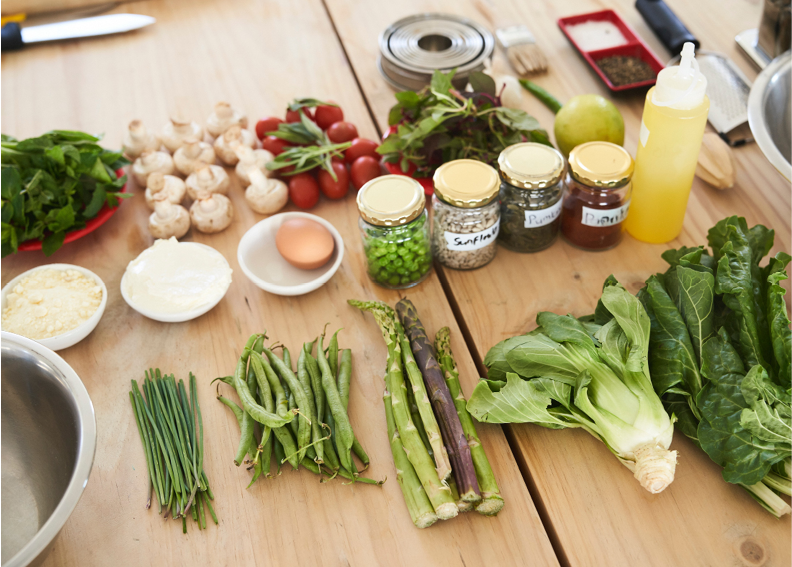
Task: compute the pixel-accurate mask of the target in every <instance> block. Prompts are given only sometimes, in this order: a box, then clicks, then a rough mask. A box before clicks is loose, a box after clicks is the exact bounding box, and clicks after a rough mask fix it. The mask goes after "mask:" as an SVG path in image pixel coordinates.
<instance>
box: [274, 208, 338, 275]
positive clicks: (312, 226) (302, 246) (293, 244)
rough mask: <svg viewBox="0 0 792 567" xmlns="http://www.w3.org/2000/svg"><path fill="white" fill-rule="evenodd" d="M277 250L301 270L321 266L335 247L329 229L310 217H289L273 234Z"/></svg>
mask: <svg viewBox="0 0 792 567" xmlns="http://www.w3.org/2000/svg"><path fill="white" fill-rule="evenodd" d="M275 246H277V247H278V252H280V254H281V256H283V258H284V259H285V260H286V261H287V262H288V263H289V264H291V265H292V266H294V267H296V268H300V269H301V270H315V269H316V268H321V267H322V266H324V265H325V264H327V261H328V260H330V257H331V256H332V255H333V250H334V249H335V242H334V241H333V235H332V234H330V231H329V230H327V229H326V228H325V227H323V226H322V225H321V224H319V223H318V222H316V221H313V220H310V219H300V218H298V219H291V220H287V221H286V222H284V223H283V224H282V225H281V227H280V228H279V229H278V233H277V234H276V235H275Z"/></svg>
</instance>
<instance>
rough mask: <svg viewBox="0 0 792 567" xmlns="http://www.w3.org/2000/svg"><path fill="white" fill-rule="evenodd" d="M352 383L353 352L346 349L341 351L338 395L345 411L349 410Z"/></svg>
mask: <svg viewBox="0 0 792 567" xmlns="http://www.w3.org/2000/svg"><path fill="white" fill-rule="evenodd" d="M351 382H352V351H351V350H350V349H348V348H345V349H344V350H342V351H341V364H339V366H338V395H339V396H341V402H342V403H343V404H344V410H346V409H348V408H349V388H350V385H351Z"/></svg>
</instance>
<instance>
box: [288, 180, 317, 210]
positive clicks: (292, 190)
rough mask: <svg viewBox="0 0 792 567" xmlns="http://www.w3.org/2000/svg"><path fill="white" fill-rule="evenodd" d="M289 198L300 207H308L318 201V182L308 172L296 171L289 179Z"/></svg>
mask: <svg viewBox="0 0 792 567" xmlns="http://www.w3.org/2000/svg"><path fill="white" fill-rule="evenodd" d="M289 198H290V199H291V200H292V203H294V204H295V205H297V206H298V207H299V208H301V209H310V208H311V207H313V206H314V205H316V203H318V202H319V184H318V183H316V179H314V178H313V175H311V174H310V173H298V174H297V175H294V176H292V178H291V179H289Z"/></svg>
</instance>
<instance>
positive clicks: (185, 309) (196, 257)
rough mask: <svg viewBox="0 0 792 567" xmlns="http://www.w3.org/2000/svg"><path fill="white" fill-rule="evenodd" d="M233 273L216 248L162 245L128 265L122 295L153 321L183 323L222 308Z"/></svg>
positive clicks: (164, 242)
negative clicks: (221, 302) (216, 307)
mask: <svg viewBox="0 0 792 567" xmlns="http://www.w3.org/2000/svg"><path fill="white" fill-rule="evenodd" d="M231 274H232V270H231V267H230V266H229V265H228V261H227V260H226V259H225V258H224V257H223V255H222V254H221V253H220V252H218V251H217V250H215V249H214V248H212V247H211V246H206V245H205V244H199V243H198V242H178V241H177V240H176V239H175V238H171V239H170V240H157V241H155V242H154V245H153V246H151V247H150V248H147V249H146V250H144V251H143V252H141V253H140V255H139V256H138V257H137V258H135V259H134V260H132V261H131V262H130V263H129V265H128V266H127V269H126V271H125V272H124V276H123V277H122V278H121V296H122V297H123V298H124V301H126V302H127V304H128V305H129V306H130V307H131V308H132V309H134V310H135V311H137V312H138V313H140V314H141V315H144V316H145V317H148V318H149V319H154V320H155V321H161V322H163V323H182V322H184V321H189V320H191V319H195V318H196V317H200V316H201V315H203V314H204V313H206V312H207V311H209V310H210V309H212V308H213V307H214V306H215V305H217V304H218V303H220V300H221V299H223V297H225V294H226V292H227V291H228V287H229V286H230V285H231Z"/></svg>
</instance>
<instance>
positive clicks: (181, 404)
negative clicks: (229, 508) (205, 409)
mask: <svg viewBox="0 0 792 567" xmlns="http://www.w3.org/2000/svg"><path fill="white" fill-rule="evenodd" d="M142 389H143V391H142V392H141V390H140V388H139V387H138V384H137V381H135V380H132V390H131V391H130V392H129V400H130V402H131V403H132V410H133V412H134V414H135V421H136V422H137V426H138V432H139V433H140V439H141V440H142V441H143V448H144V450H145V453H146V465H147V468H148V473H149V488H148V501H147V502H146V508H149V507H151V491H152V489H153V491H154V495H155V497H156V499H157V506H158V511H159V513H160V514H162V512H163V509H164V511H165V517H167V516H168V514H171V515H172V516H173V519H178V518H181V519H182V531H183V532H184V533H187V514H188V513H189V514H190V515H191V516H192V518H193V520H195V521H196V522H198V527H199V529H205V528H206V513H205V511H204V504H206V507H207V508H208V509H209V513H210V514H211V515H212V519H213V520H214V523H215V524H217V516H216V515H215V512H214V509H213V508H212V503H211V500H214V495H213V494H212V489H211V488H209V481H208V480H207V478H206V473H205V472H204V470H203V461H204V451H203V420H202V418H201V406H200V405H199V404H198V390H197V388H196V380H195V376H194V375H193V374H192V372H191V373H190V391H189V395H188V392H187V389H186V388H185V386H184V381H183V380H179V381H178V383H177V382H176V379H175V378H174V376H173V374H171V375H170V376H168V375H165V376H163V375H162V374H161V373H160V371H159V369H157V370H151V369H149V370H148V372H146V378H145V380H144V381H143V386H142ZM196 504H197V505H196Z"/></svg>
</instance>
